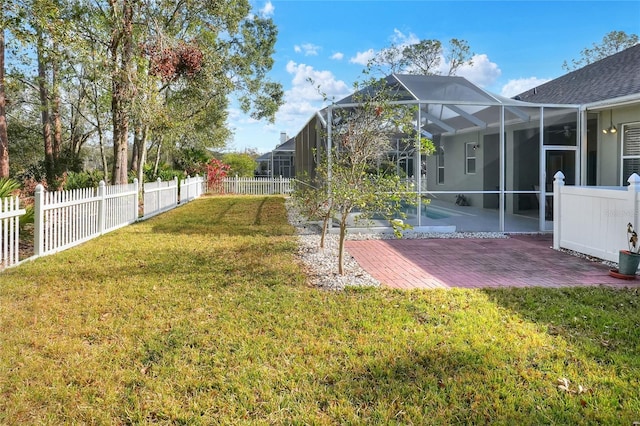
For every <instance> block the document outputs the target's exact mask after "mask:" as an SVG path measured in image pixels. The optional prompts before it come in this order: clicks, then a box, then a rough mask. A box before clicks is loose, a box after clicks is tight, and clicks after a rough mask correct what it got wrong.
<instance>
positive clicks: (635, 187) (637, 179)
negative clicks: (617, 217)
mask: <svg viewBox="0 0 640 426" xmlns="http://www.w3.org/2000/svg"><path fill="white" fill-rule="evenodd" d="M627 182H629V186H628V187H627V194H628V197H627V199H628V201H629V203H631V206H630V207H631V208H630V209H629V211H630V212H631V213H632V215H633V216H632V217H631V220H632V222H631V223H632V224H633V227H634V228H635V227H637V226H638V225H637V224H638V192H639V191H640V176H638V174H637V173H633V174H632V175H631V176H629V179H627Z"/></svg>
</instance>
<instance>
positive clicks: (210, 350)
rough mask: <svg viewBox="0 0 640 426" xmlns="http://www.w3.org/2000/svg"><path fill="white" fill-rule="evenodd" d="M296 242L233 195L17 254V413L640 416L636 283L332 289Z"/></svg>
mask: <svg viewBox="0 0 640 426" xmlns="http://www.w3.org/2000/svg"><path fill="white" fill-rule="evenodd" d="M295 251H296V242H295V238H294V236H293V229H292V228H291V227H290V226H289V225H288V224H287V223H286V214H285V210H284V200H283V199H282V198H279V197H266V198H265V197H217V198H204V199H200V200H197V201H194V202H192V203H190V204H188V205H186V206H184V207H181V208H178V209H176V210H173V211H171V212H169V213H166V214H163V215H162V216H160V217H157V218H154V219H151V220H148V221H146V222H142V223H138V224H135V225H132V226H129V227H126V228H124V229H121V230H119V231H116V232H113V233H110V234H108V235H105V236H103V237H101V238H97V239H95V240H92V241H90V242H88V243H86V244H84V245H82V246H80V247H76V248H74V249H71V250H68V251H65V252H63V253H60V254H58V255H54V256H49V257H45V258H42V259H39V260H36V261H34V262H30V263H26V264H24V265H22V266H20V267H17V268H13V269H9V270H7V271H5V272H3V273H2V274H0V424H10V425H12V424H16V425H22V424H51V425H58V424H109V425H111V424H147V423H160V424H189V425H194V424H195V425H197V424H265V425H271V424H384V425H387V424H403V425H404V424H416V425H423V424H486V423H491V424H509V425H513V424H536V425H537V424H624V425H631V424H632V423H633V422H634V421H640V391H639V390H640V309H639V307H638V303H639V302H638V291H637V290H620V291H616V290H610V289H604V288H597V289H594V288H585V289H571V290H550V289H524V290H523V289H513V290H503V291H476V290H450V291H440V290H429V291H413V292H405V291H390V290H384V289H365V290H362V289H360V290H357V289H352V290H347V291H344V292H325V291H322V290H318V289H315V288H312V287H310V286H309V285H307V284H306V283H305V278H304V275H303V273H302V268H301V267H300V265H298V264H297V261H296V258H295ZM562 378H566V379H567V380H568V381H569V382H570V384H569V388H568V391H567V390H564V389H561V388H559V387H558V385H559V383H558V380H559V379H562Z"/></svg>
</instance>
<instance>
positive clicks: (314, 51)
mask: <svg viewBox="0 0 640 426" xmlns="http://www.w3.org/2000/svg"><path fill="white" fill-rule="evenodd" d="M321 49H322V48H321V47H320V46H316V45H315V44H311V43H305V44H301V45H298V44H296V45H295V46H293V50H294V51H295V52H296V53H304V56H318V51H319V50H321Z"/></svg>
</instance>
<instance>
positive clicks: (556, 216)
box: [540, 171, 564, 250]
mask: <svg viewBox="0 0 640 426" xmlns="http://www.w3.org/2000/svg"><path fill="white" fill-rule="evenodd" d="M563 186H564V173H562V172H560V171H558V172H556V174H555V175H553V248H554V249H555V250H559V249H560V233H561V232H562V226H560V217H561V214H560V213H561V210H562V195H561V194H560V192H561V190H562V187H563ZM540 198H542V197H540ZM540 202H541V203H544V200H542V201H540Z"/></svg>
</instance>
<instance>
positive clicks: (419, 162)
mask: <svg viewBox="0 0 640 426" xmlns="http://www.w3.org/2000/svg"><path fill="white" fill-rule="evenodd" d="M421 110H422V105H421V104H420V102H418V132H417V136H416V137H417V138H418V140H417V141H416V142H417V145H418V156H417V158H416V159H415V160H414V161H416V163H417V164H414V166H413V173H414V174H415V173H416V170H417V171H418V179H417V180H416V183H417V185H418V191H417V193H418V212H417V216H418V226H422V150H421V148H422V143H421V139H422V114H420V112H421Z"/></svg>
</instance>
